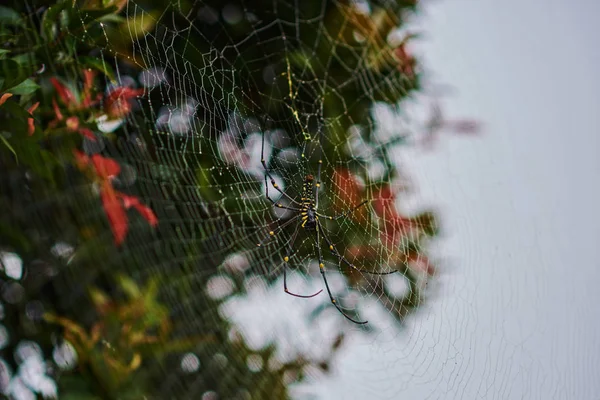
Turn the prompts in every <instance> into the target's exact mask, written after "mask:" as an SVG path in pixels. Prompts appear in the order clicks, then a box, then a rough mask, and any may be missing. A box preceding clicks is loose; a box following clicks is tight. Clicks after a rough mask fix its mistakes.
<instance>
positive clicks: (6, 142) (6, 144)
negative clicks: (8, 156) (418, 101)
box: [0, 134, 19, 162]
mask: <svg viewBox="0 0 600 400" xmlns="http://www.w3.org/2000/svg"><path fill="white" fill-rule="evenodd" d="M0 141H2V143H4V146H6V147H7V148H8V150H10V152H11V153H13V154H14V156H15V160H17V162H18V161H19V157H18V156H17V152H16V151H15V149H14V148H13V147H12V146H11V145H10V143H8V140H7V139H6V138H5V137H4V135H2V134H0Z"/></svg>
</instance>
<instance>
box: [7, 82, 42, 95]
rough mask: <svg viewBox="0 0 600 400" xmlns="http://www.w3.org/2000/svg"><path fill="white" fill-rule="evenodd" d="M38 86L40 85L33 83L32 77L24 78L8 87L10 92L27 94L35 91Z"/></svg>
mask: <svg viewBox="0 0 600 400" xmlns="http://www.w3.org/2000/svg"><path fill="white" fill-rule="evenodd" d="M39 88H40V85H38V84H37V83H35V82H34V81H33V80H32V79H25V80H24V81H23V82H21V83H19V84H18V85H17V86H14V87H13V88H12V89H10V92H11V93H12V94H19V95H27V94H31V93H33V92H35V91H36V90H38V89H39Z"/></svg>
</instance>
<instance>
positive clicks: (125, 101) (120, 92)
mask: <svg viewBox="0 0 600 400" xmlns="http://www.w3.org/2000/svg"><path fill="white" fill-rule="evenodd" d="M142 94H144V89H132V88H129V87H118V88H115V89H113V90H112V91H111V92H110V93H109V94H108V96H107V97H106V103H105V111H106V114H108V116H109V117H110V118H122V117H124V116H126V115H127V114H129V113H130V112H131V103H130V101H131V99H133V98H134V97H137V96H141V95H142Z"/></svg>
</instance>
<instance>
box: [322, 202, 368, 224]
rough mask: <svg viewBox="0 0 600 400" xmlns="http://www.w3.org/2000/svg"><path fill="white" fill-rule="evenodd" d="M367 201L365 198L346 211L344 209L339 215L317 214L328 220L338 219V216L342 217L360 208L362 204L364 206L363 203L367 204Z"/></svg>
mask: <svg viewBox="0 0 600 400" xmlns="http://www.w3.org/2000/svg"><path fill="white" fill-rule="evenodd" d="M368 202H369V200H365V201H363V202H362V203H360V204H359V205H357V206H355V207H352V208H351V209H349V210H346V211H344V212H343V213H341V214H340V215H336V216H335V217H331V216H329V215H325V214H320V213H317V215H318V216H319V217H321V218H325V219H329V220H332V221H337V220H338V219H340V218H343V217H345V216H347V215H348V214H351V213H353V212H354V211H356V210H358V209H359V208H361V207H362V206H364V205H365V204H367V203H368Z"/></svg>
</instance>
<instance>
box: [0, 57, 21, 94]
mask: <svg viewBox="0 0 600 400" xmlns="http://www.w3.org/2000/svg"><path fill="white" fill-rule="evenodd" d="M0 78H2V79H4V84H3V85H2V90H3V91H5V90H7V89H10V88H12V87H13V86H15V85H18V84H19V83H21V82H23V81H24V80H25V79H26V78H27V72H26V71H25V68H23V66H22V65H21V64H19V63H18V62H16V61H14V60H0Z"/></svg>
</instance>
